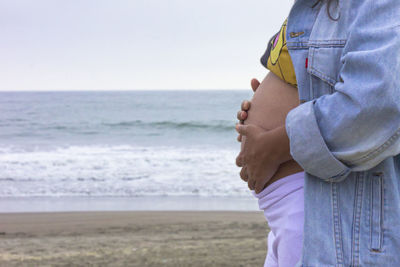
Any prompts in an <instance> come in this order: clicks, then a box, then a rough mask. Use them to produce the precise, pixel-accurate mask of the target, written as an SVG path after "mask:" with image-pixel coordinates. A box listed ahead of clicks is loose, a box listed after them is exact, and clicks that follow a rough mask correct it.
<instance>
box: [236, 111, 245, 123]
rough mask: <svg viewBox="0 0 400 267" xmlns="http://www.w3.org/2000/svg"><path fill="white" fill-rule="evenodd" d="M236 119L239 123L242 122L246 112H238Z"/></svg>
mask: <svg viewBox="0 0 400 267" xmlns="http://www.w3.org/2000/svg"><path fill="white" fill-rule="evenodd" d="M236 117H237V119H238V120H239V121H240V122H243V121H244V120H245V119H247V112H246V111H242V110H241V111H238V113H237V115H236Z"/></svg>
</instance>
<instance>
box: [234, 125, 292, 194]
mask: <svg viewBox="0 0 400 267" xmlns="http://www.w3.org/2000/svg"><path fill="white" fill-rule="evenodd" d="M236 130H237V131H238V133H239V134H241V135H242V136H246V142H245V144H244V147H243V150H242V151H240V154H239V155H238V157H237V158H236V165H237V166H239V167H242V170H241V172H240V176H241V178H242V179H243V180H245V181H247V183H248V186H249V188H250V189H251V190H255V191H256V193H257V194H258V193H260V192H261V191H262V190H263V189H264V186H265V185H266V184H267V182H268V181H269V180H270V179H271V178H272V176H273V175H274V174H275V173H276V171H277V170H278V168H279V165H281V164H282V163H284V162H286V161H288V160H290V159H291V155H290V146H289V138H288V136H287V134H286V129H285V126H281V127H278V128H275V129H273V130H270V131H266V130H264V129H262V128H261V127H258V126H256V125H253V124H248V125H241V124H237V125H236Z"/></svg>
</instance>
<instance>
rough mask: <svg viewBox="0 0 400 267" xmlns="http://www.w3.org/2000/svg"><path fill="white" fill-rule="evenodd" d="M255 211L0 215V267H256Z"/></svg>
mask: <svg viewBox="0 0 400 267" xmlns="http://www.w3.org/2000/svg"><path fill="white" fill-rule="evenodd" d="M267 232H268V228H267V224H266V222H265V220H264V217H263V214H262V213H261V212H229V211H224V212H219V211H210V212H199V211H196V212H189V211H160V212H157V211H154V212H153V211H151V212H148V211H123V212H51V213H1V214H0V240H1V242H0V266H71V265H73V266H262V264H263V262H264V258H265V254H266V250H267V248H266V235H267Z"/></svg>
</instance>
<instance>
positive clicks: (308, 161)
mask: <svg viewBox="0 0 400 267" xmlns="http://www.w3.org/2000/svg"><path fill="white" fill-rule="evenodd" d="M285 124H286V132H287V134H288V137H289V140H290V154H291V155H292V157H293V159H294V160H295V161H296V162H297V163H298V164H299V165H300V166H301V167H302V168H303V169H304V171H305V172H307V173H309V174H311V175H314V176H317V177H319V178H321V179H323V180H326V181H331V182H339V181H342V180H344V179H345V178H346V177H347V175H348V174H349V173H350V171H351V169H350V168H349V167H348V166H346V165H345V164H343V162H341V161H339V160H338V159H337V158H336V157H335V156H334V155H333V154H332V152H331V151H330V150H329V148H328V146H327V144H326V143H325V140H324V138H323V137H322V135H321V132H320V130H319V127H318V124H317V120H316V117H315V113H314V101H309V102H306V103H303V104H301V105H300V106H298V107H296V108H295V109H292V110H291V111H290V112H289V114H288V115H287V116H286V122H285Z"/></svg>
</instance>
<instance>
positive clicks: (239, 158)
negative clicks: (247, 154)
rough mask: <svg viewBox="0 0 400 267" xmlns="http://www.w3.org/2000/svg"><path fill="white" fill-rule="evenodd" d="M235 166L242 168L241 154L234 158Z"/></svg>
mask: <svg viewBox="0 0 400 267" xmlns="http://www.w3.org/2000/svg"><path fill="white" fill-rule="evenodd" d="M236 166H238V167H243V157H242V153H241V152H240V154H239V156H237V157H236Z"/></svg>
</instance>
